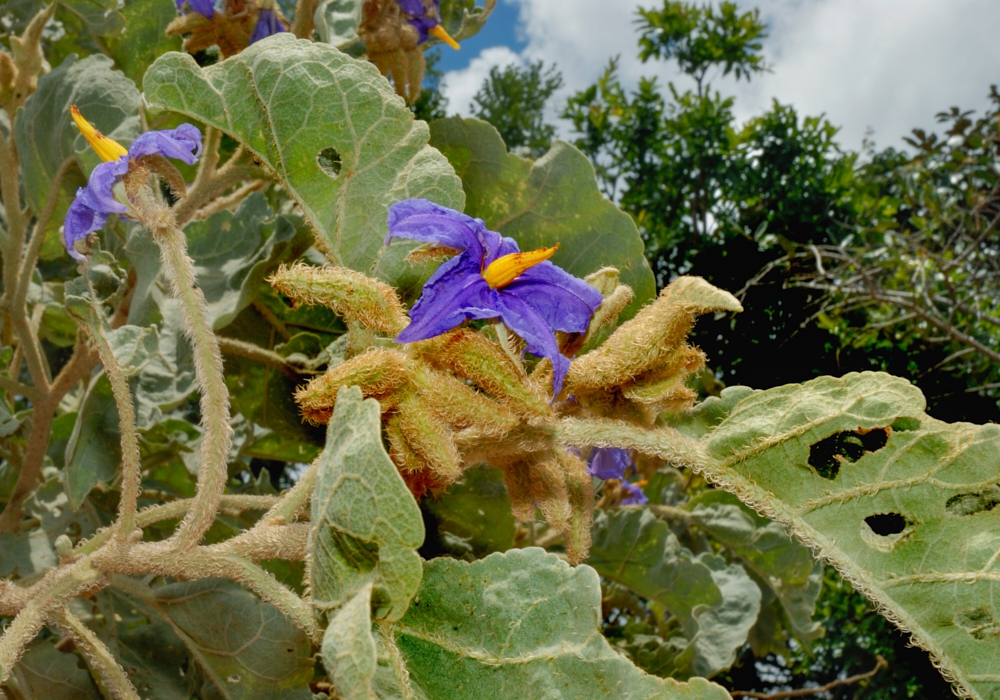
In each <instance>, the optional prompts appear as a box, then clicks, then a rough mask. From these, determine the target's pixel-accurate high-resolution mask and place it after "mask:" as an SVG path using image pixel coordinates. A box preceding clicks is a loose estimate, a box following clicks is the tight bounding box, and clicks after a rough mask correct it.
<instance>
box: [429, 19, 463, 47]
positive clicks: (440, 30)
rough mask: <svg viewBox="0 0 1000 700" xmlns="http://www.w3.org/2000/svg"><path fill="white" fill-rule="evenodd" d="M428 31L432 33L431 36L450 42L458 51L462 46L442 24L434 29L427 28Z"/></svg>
mask: <svg viewBox="0 0 1000 700" xmlns="http://www.w3.org/2000/svg"><path fill="white" fill-rule="evenodd" d="M427 33H428V34H430V35H431V36H436V37H437V38H438V39H440V40H441V41H443V42H444V43H446V44H448V46H450V47H451V48H453V49H455V50H456V51H458V50H459V48H461V47H459V45H458V42H457V41H455V40H454V39H452V38H451V35H450V34H449V33H448V32H446V31H445V30H444V27H442V26H441V25H440V24H439V25H437V26H436V27H434V28H433V29H429V30H427Z"/></svg>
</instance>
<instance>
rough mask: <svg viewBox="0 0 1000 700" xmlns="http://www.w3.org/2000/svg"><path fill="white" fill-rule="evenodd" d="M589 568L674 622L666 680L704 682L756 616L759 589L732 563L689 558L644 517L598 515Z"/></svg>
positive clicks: (705, 556) (664, 528)
mask: <svg viewBox="0 0 1000 700" xmlns="http://www.w3.org/2000/svg"><path fill="white" fill-rule="evenodd" d="M593 539H594V542H593V545H592V546H591V549H590V558H589V559H588V560H587V563H589V564H590V565H591V566H593V567H594V568H595V569H597V571H598V572H599V573H600V574H601V575H602V576H604V577H605V578H607V579H610V580H611V581H614V582H616V583H619V584H621V585H623V586H625V587H626V588H628V589H630V590H632V591H633V592H635V593H637V594H638V595H640V596H642V597H643V598H646V599H647V600H649V601H651V602H653V603H655V604H658V605H661V606H663V607H664V608H666V609H667V610H668V611H669V612H670V613H671V614H672V615H673V616H674V617H675V618H676V619H677V621H678V622H679V623H680V625H681V628H682V630H683V632H684V636H685V637H686V640H687V643H686V644H683V645H681V646H680V647H678V648H677V649H676V651H675V654H676V658H674V659H673V663H672V669H671V671H670V673H671V675H673V676H675V677H678V678H689V677H691V676H705V677H710V676H713V675H715V674H716V673H718V672H719V671H722V670H724V669H726V668H729V667H730V666H731V665H732V663H733V662H734V661H735V660H736V652H737V651H738V650H739V648H740V647H741V646H743V644H745V643H746V640H747V634H748V633H749V632H750V628H752V627H753V625H754V623H755V622H756V621H757V614H758V613H759V612H760V589H759V588H758V587H757V584H756V583H754V582H753V580H752V579H751V578H750V577H749V576H748V575H747V573H746V571H744V570H743V569H742V568H741V567H740V566H739V565H738V564H727V563H726V562H725V561H724V560H723V559H722V558H721V557H718V556H715V555H713V554H711V553H702V554H698V555H695V554H694V553H693V552H692V551H690V550H689V549H687V548H686V547H684V546H683V545H681V543H680V542H679V541H678V540H677V537H676V536H675V535H674V534H673V532H671V531H670V527H669V526H668V525H667V524H666V523H663V522H660V521H659V520H657V519H656V517H654V516H653V514H652V513H650V512H649V511H648V510H638V509H627V510H618V511H610V512H608V511H599V512H598V514H597V516H596V517H595V518H594V528H593Z"/></svg>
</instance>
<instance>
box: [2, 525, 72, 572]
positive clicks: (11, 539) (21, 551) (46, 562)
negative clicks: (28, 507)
mask: <svg viewBox="0 0 1000 700" xmlns="http://www.w3.org/2000/svg"><path fill="white" fill-rule="evenodd" d="M58 564H59V559H58V558H57V557H56V553H55V550H54V549H53V548H52V543H51V542H49V538H48V535H46V533H45V530H43V529H42V528H38V527H36V528H33V529H31V530H29V531H28V532H22V533H19V534H16V535H15V534H13V533H10V532H0V576H2V577H4V578H6V577H8V576H17V577H18V578H25V577H28V576H31V575H33V574H40V573H42V572H43V571H48V570H49V569H51V568H52V567H54V566H57V565H58Z"/></svg>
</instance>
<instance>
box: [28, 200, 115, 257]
mask: <svg viewBox="0 0 1000 700" xmlns="http://www.w3.org/2000/svg"><path fill="white" fill-rule="evenodd" d="M81 192H83V188H82V187H81V188H80V189H79V190H78V191H77V197H76V199H74V200H73V203H72V204H70V205H69V211H68V212H66V222H65V223H64V224H63V242H64V243H65V244H66V251H67V252H68V253H69V255H70V257H72V258H75V259H77V260H81V261H83V260H86V259H87V258H86V257H84V256H83V255H81V254H80V253H78V252H77V251H76V247H75V243H76V242H77V241H79V240H81V239H83V238H86V237H87V235H88V234H90V233H91V232H93V231H99V230H101V229H102V228H104V224H105V222H107V220H108V215H107V214H106V213H104V212H102V211H97V210H94V209H91V208H90V207H89V206H87V205H86V203H84V201H83V199H82V198H81V197H80V193H81ZM38 235H41V234H38Z"/></svg>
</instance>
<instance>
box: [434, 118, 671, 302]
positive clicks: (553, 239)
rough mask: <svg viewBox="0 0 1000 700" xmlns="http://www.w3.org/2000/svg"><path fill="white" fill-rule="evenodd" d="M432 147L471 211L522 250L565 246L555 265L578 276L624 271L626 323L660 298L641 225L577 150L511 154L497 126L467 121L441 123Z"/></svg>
mask: <svg viewBox="0 0 1000 700" xmlns="http://www.w3.org/2000/svg"><path fill="white" fill-rule="evenodd" d="M431 145H433V146H435V147H436V148H438V149H440V150H441V152H442V153H444V154H445V156H447V158H448V160H449V161H450V162H451V164H452V165H453V166H454V167H455V170H456V171H457V172H458V174H459V176H460V177H461V178H462V186H463V187H464V188H465V195H466V205H465V213H466V214H469V215H470V216H475V217H479V218H480V219H482V220H483V221H485V222H486V225H487V226H488V227H489V228H490V229H492V230H494V231H499V232H500V233H502V234H503V235H505V236H510V237H511V238H513V239H515V240H516V241H517V242H518V244H519V245H520V246H521V249H522V250H532V249H535V248H542V247H545V246H551V245H554V244H555V243H559V245H560V247H559V251H558V252H557V253H556V254H555V257H553V258H552V262H554V263H555V264H557V265H559V266H560V267H562V268H564V269H565V270H567V271H569V272H571V273H573V274H574V275H576V276H577V277H583V276H585V275H588V274H590V273H591V272H594V271H596V270H597V269H599V268H601V267H605V266H612V267H617V268H618V269H619V270H620V271H621V281H622V282H624V283H625V284H627V285H629V286H630V287H632V289H633V291H635V300H634V301H633V303H632V304H631V305H630V306H629V307H628V308H627V309H626V310H625V312H624V313H623V316H622V318H628V317H630V316H632V315H633V314H634V313H635V312H636V311H638V309H639V308H640V307H641V306H642V305H643V304H645V303H646V302H648V301H649V300H650V299H652V298H653V295H654V294H655V293H656V283H655V280H654V279H653V272H652V270H650V267H649V263H648V262H646V258H645V256H644V255H643V250H644V247H643V243H642V239H641V238H640V237H639V231H638V229H637V228H636V226H635V222H633V221H632V219H631V217H629V215H628V214H626V213H624V212H623V211H621V210H620V209H619V208H618V207H616V206H615V205H614V204H613V203H612V202H610V201H608V200H607V199H605V198H604V196H603V195H602V194H601V192H600V190H599V189H598V188H597V178H596V176H595V175H594V168H593V166H592V165H591V164H590V161H589V160H587V157H586V156H585V155H583V153H581V152H580V151H578V150H577V149H576V148H574V147H573V146H571V145H570V144H568V143H565V142H563V141H557V142H556V143H555V144H554V145H553V146H552V149H551V150H550V151H549V152H548V153H547V154H545V155H544V156H543V157H541V158H539V159H538V160H536V161H532V160H530V159H527V158H521V157H520V156H517V155H515V154H513V153H508V152H507V146H506V145H504V142H503V139H501V138H500V134H499V133H498V132H497V130H496V129H495V128H493V126H491V125H490V124H487V123H486V122H484V121H480V120H478V119H463V118H461V117H449V118H447V119H441V120H438V121H435V122H433V123H432V124H431Z"/></svg>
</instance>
